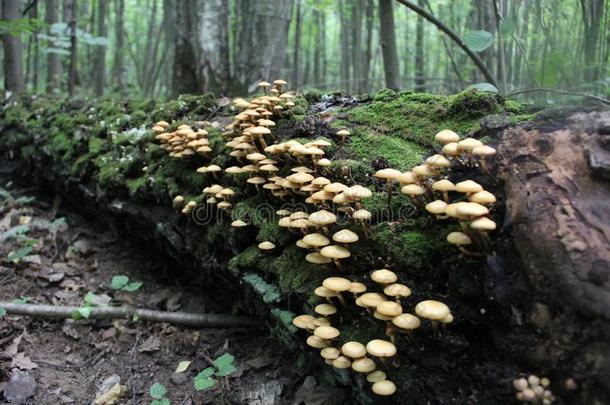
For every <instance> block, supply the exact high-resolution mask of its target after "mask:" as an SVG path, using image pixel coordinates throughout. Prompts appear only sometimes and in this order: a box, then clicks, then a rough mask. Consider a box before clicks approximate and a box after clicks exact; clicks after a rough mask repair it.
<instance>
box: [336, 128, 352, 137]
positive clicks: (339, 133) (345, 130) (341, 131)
mask: <svg viewBox="0 0 610 405" xmlns="http://www.w3.org/2000/svg"><path fill="white" fill-rule="evenodd" d="M337 135H339V136H349V135H351V133H350V132H349V131H348V130H347V129H341V130H339V131H337Z"/></svg>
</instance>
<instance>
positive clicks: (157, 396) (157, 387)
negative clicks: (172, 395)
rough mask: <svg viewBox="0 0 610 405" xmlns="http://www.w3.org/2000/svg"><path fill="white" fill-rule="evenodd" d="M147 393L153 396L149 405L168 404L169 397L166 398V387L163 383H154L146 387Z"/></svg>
mask: <svg viewBox="0 0 610 405" xmlns="http://www.w3.org/2000/svg"><path fill="white" fill-rule="evenodd" d="M148 394H149V395H150V396H151V397H152V398H153V400H152V402H151V403H150V405H169V404H170V402H169V399H167V397H166V395H167V389H166V388H165V386H164V385H163V384H159V383H154V384H153V385H151V386H150V388H149V389H148Z"/></svg>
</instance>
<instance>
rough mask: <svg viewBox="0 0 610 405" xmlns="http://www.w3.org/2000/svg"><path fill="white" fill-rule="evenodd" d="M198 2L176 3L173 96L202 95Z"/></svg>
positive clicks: (185, 1)
mask: <svg viewBox="0 0 610 405" xmlns="http://www.w3.org/2000/svg"><path fill="white" fill-rule="evenodd" d="M196 3H197V1H196V0H182V1H178V2H177V3H176V7H175V9H174V10H175V12H176V16H175V21H176V36H175V38H174V39H175V44H174V67H173V76H172V92H171V94H172V96H173V97H177V96H178V95H180V94H187V93H191V94H194V93H200V92H201V87H200V85H199V84H200V82H199V77H200V76H199V58H198V56H197V49H196V46H195V41H193V39H194V38H196V35H197V20H196V17H197V13H196Z"/></svg>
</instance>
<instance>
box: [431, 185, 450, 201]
mask: <svg viewBox="0 0 610 405" xmlns="http://www.w3.org/2000/svg"><path fill="white" fill-rule="evenodd" d="M432 190H435V191H440V192H441V193H442V194H443V200H444V201H445V202H446V203H449V191H453V190H455V184H453V183H452V182H451V181H449V180H447V179H442V180H439V181H435V182H434V183H432Z"/></svg>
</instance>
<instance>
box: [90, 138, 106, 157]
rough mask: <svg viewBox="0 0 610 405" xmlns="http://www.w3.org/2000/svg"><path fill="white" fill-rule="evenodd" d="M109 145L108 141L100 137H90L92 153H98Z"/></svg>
mask: <svg viewBox="0 0 610 405" xmlns="http://www.w3.org/2000/svg"><path fill="white" fill-rule="evenodd" d="M107 147H108V142H107V141H105V140H104V139H100V138H90V139H89V153H91V154H92V155H98V154H99V153H100V152H102V151H103V150H105V149H106V148H107Z"/></svg>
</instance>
